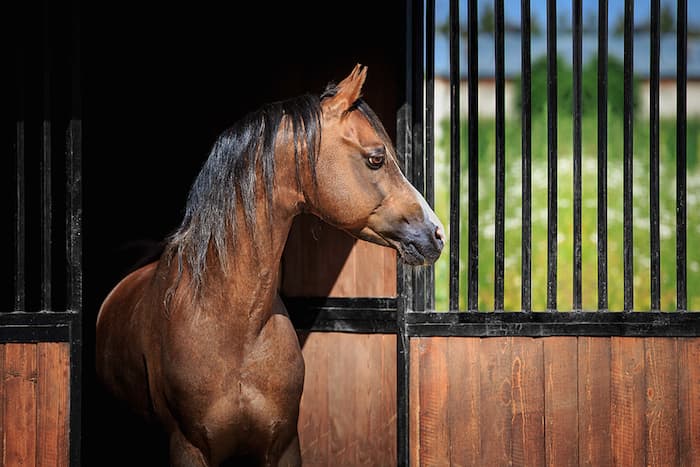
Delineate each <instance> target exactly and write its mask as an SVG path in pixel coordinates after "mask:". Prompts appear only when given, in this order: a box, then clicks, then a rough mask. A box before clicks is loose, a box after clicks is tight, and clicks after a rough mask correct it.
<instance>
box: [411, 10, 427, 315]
mask: <svg viewBox="0 0 700 467" xmlns="http://www.w3.org/2000/svg"><path fill="white" fill-rule="evenodd" d="M424 18H425V12H424V10H423V1H419V2H416V3H415V5H414V12H413V41H414V42H413V44H414V45H413V54H414V57H413V69H412V70H413V105H412V106H411V107H412V109H413V125H412V130H413V138H412V149H413V162H412V166H413V170H412V172H413V173H412V180H411V181H412V182H413V185H414V186H415V187H416V189H417V190H418V191H420V192H421V194H425V170H424V165H423V164H424V162H425V160H424V157H423V148H424V146H423V127H424V115H425V109H424V107H423V98H424V94H423V80H424V78H425V76H424V72H423V70H424V53H423V52H424V35H423V28H424ZM413 282H414V286H413V303H412V305H411V309H412V310H413V311H423V310H424V309H425V268H414V269H413Z"/></svg>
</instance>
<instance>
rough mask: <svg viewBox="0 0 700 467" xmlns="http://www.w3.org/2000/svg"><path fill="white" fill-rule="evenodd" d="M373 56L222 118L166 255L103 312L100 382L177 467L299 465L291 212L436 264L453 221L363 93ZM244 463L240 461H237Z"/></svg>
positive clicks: (299, 363) (120, 289)
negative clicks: (423, 189)
mask: <svg viewBox="0 0 700 467" xmlns="http://www.w3.org/2000/svg"><path fill="white" fill-rule="evenodd" d="M366 76H367V67H366V66H363V65H361V64H357V65H356V66H355V67H354V69H353V70H352V72H351V73H350V74H349V75H348V76H347V77H346V78H345V79H343V80H342V81H341V82H340V83H339V84H337V85H336V84H334V83H332V82H331V83H330V84H328V85H327V86H326V88H325V90H324V91H323V92H321V93H320V94H318V95H313V94H304V95H301V96H298V97H294V98H291V99H288V100H284V101H279V102H272V103H268V104H265V105H263V106H261V107H260V108H259V109H258V110H257V111H253V112H251V113H249V114H248V115H247V116H245V117H244V118H243V119H241V120H240V121H238V122H237V123H235V124H233V125H232V126H231V127H230V128H228V129H227V130H225V131H223V132H222V133H221V134H220V135H219V136H218V137H217V139H216V141H215V142H214V144H213V146H212V148H211V151H210V153H209V155H208V157H207V159H206V161H205V162H204V164H203V166H202V168H201V170H200V172H199V174H198V175H197V177H196V178H195V180H194V182H193V184H192V186H191V189H190V191H189V194H188V196H187V201H186V208H185V212H184V216H183V220H182V222H181V224H180V226H179V227H178V228H176V229H175V230H174V231H173V233H172V234H171V235H169V236H168V237H167V241H165V248H164V250H163V253H162V254H161V256H160V257H159V258H158V259H157V260H156V261H154V262H152V263H149V264H147V265H145V266H143V267H141V268H140V269H137V270H135V271H133V272H132V273H130V274H128V275H127V276H126V277H124V278H123V279H122V280H121V281H120V282H119V283H118V284H117V285H116V286H115V287H114V288H113V289H112V290H111V291H110V292H109V293H108V295H107V296H106V298H105V299H104V301H103V302H102V304H101V306H100V310H99V314H98V317H97V321H96V349H95V356H96V363H95V365H96V373H97V376H98V378H99V380H100V381H101V384H103V385H104V387H105V388H106V389H107V390H108V391H109V392H110V393H111V394H112V395H113V396H115V397H116V398H118V399H119V400H121V401H123V402H124V403H126V404H127V405H128V406H129V407H131V408H132V409H133V410H134V411H135V412H136V413H138V414H140V415H141V416H143V417H144V418H145V419H146V420H151V421H153V422H154V423H156V424H157V426H159V427H161V428H162V430H164V431H165V433H164V434H165V435H166V436H167V438H168V443H169V451H168V455H169V459H170V465H171V466H216V465H221V464H223V463H228V462H234V461H241V460H245V461H246V462H250V463H253V464H255V465H265V466H273V465H301V456H300V446H299V437H298V432H297V421H298V416H299V403H300V399H301V393H302V389H303V383H304V371H305V367H304V360H303V356H302V353H301V348H300V345H299V340H298V337H297V334H296V331H295V329H294V326H293V325H292V322H291V321H290V318H289V315H288V313H287V311H286V309H285V306H284V304H283V302H282V300H281V298H280V295H279V293H278V285H279V275H280V267H279V264H280V260H281V256H282V253H283V249H284V246H285V242H286V240H287V236H288V234H289V231H290V228H291V226H292V221H293V219H294V218H295V216H297V215H299V214H301V213H312V214H314V215H316V216H318V217H319V218H321V219H322V220H324V221H325V222H327V223H329V224H331V225H332V226H335V227H337V228H339V229H341V230H343V231H345V232H348V233H349V234H350V235H352V236H354V237H355V238H359V239H362V240H366V241H369V242H373V243H376V244H379V245H383V246H386V247H389V248H393V249H395V250H396V251H397V252H398V253H397V255H398V257H399V259H400V260H401V261H403V262H404V263H406V264H408V265H413V266H420V265H427V264H432V263H433V262H434V261H435V260H436V259H437V258H438V257H439V255H440V253H441V251H442V248H443V246H444V243H445V235H444V228H443V226H442V224H441V223H440V221H439V219H438V218H437V216H436V215H435V213H434V212H433V210H432V209H431V208H430V207H429V206H428V204H427V203H426V201H425V199H424V198H423V197H422V196H421V195H420V193H419V192H418V191H417V190H416V189H415V188H414V187H413V186H412V185H411V184H410V183H409V182H408V181H407V179H406V178H405V177H404V175H403V173H402V171H401V168H400V166H399V163H398V159H397V156H396V152H395V149H394V146H393V145H392V143H391V140H390V138H389V136H388V135H387V132H386V131H385V129H384V126H383V125H382V122H381V121H380V120H379V118H378V117H377V115H376V114H375V113H374V112H373V110H372V109H371V108H370V107H369V105H368V104H367V103H366V102H365V101H364V99H362V97H361V91H362V88H363V85H364V83H365V79H366ZM235 465H240V464H235Z"/></svg>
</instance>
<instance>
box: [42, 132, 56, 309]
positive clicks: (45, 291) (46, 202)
mask: <svg viewBox="0 0 700 467" xmlns="http://www.w3.org/2000/svg"><path fill="white" fill-rule="evenodd" d="M41 145H42V148H41V309H42V310H45V311H50V310H51V308H52V303H51V302H52V301H51V295H52V290H51V286H52V274H51V268H52V259H53V258H52V253H51V223H52V221H53V212H52V196H51V122H50V121H48V120H44V121H43V122H42V125H41Z"/></svg>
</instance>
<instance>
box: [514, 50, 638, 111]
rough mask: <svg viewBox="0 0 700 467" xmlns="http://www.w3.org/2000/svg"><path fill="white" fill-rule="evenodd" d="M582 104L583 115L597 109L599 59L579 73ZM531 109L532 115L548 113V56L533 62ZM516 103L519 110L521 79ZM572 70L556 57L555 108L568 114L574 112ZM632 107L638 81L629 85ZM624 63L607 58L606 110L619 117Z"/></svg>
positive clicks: (635, 79) (596, 58)
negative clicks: (630, 87)
mask: <svg viewBox="0 0 700 467" xmlns="http://www.w3.org/2000/svg"><path fill="white" fill-rule="evenodd" d="M581 75H582V76H581V101H582V106H583V109H584V111H585V112H595V111H596V110H597V108H598V57H595V58H593V59H591V60H589V61H588V63H587V64H586V65H585V66H584V67H583V70H582V73H581ZM530 79H531V82H532V90H531V100H530V102H531V107H532V114H533V116H536V115H539V114H542V113H545V112H546V111H547V57H546V56H542V57H540V58H538V59H536V60H534V61H533V62H532V71H531V78H530ZM514 82H515V93H516V95H515V100H516V103H517V107H518V109H520V108H522V89H521V82H522V77H521V76H518V77H517V78H516V79H515V80H514ZM572 83H573V71H572V69H571V67H570V66H569V65H568V63H567V62H566V61H565V60H564V59H563V58H561V57H557V109H558V112H559V113H560V114H561V113H566V114H571V112H572V111H573V102H574V101H573V98H574V96H573V86H572ZM632 96H633V97H632V98H633V102H634V108H635V109H636V108H637V103H638V102H639V78H637V77H634V78H633V82H632ZM623 103H624V64H623V63H622V61H620V60H619V59H618V58H616V57H608V110H609V112H610V113H611V114H613V115H622V112H623V109H624V104H623Z"/></svg>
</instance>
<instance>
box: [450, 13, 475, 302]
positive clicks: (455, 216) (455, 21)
mask: <svg viewBox="0 0 700 467" xmlns="http://www.w3.org/2000/svg"><path fill="white" fill-rule="evenodd" d="M469 46H470V52H471V43H470V44H469ZM469 58H471V53H470V54H469ZM459 78H460V73H459V2H458V1H457V0H450V298H449V305H450V310H458V309H459V232H460V227H459V220H460V212H459V211H460V209H459V198H460V196H459V193H460V175H461V174H460V172H461V164H460V152H461V151H460V137H459V127H460V116H459ZM470 80H471V77H470ZM470 96H471V93H470ZM469 117H470V118H469V120H470V121H471V114H470V115H469ZM470 177H471V174H470ZM470 180H471V178H470ZM470 214H471V210H470Z"/></svg>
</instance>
